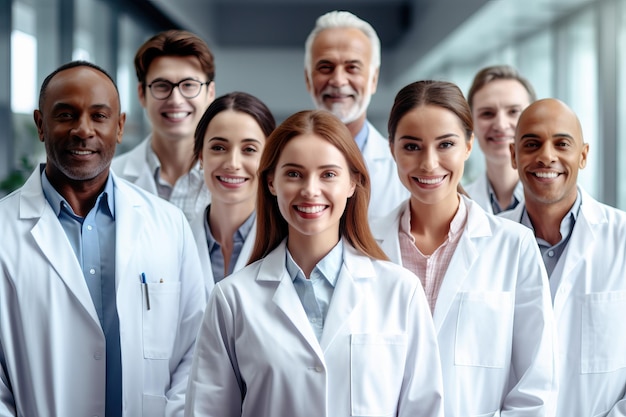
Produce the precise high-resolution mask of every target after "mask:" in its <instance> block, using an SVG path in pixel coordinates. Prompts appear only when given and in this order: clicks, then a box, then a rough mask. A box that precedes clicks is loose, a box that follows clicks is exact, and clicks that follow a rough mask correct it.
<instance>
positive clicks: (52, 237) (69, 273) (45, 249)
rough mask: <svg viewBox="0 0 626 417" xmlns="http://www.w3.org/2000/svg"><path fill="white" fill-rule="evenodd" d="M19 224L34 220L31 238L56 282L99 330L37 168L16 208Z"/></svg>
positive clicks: (77, 267) (88, 296)
mask: <svg viewBox="0 0 626 417" xmlns="http://www.w3.org/2000/svg"><path fill="white" fill-rule="evenodd" d="M19 213H20V214H19V216H20V221H27V220H31V219H33V220H35V221H36V223H35V225H34V227H33V228H32V229H31V234H32V236H33V239H34V240H35V243H36V244H37V246H39V249H40V250H41V252H42V253H43V254H44V256H45V257H46V259H47V260H48V262H49V263H50V265H51V266H52V268H54V270H55V271H56V273H57V274H58V276H59V278H60V279H61V280H63V281H64V282H65V285H66V286H67V288H68V290H69V291H70V292H71V293H72V294H74V296H75V297H76V299H77V300H78V301H79V302H80V304H81V305H82V306H83V308H84V309H85V311H87V313H88V314H89V315H90V316H91V318H92V319H93V320H94V321H95V322H96V323H97V324H98V327H100V320H99V319H98V314H97V313H96V309H95V307H94V305H93V301H92V300H91V296H90V295H89V289H88V288H87V283H86V282H85V277H84V276H83V272H82V271H81V268H80V264H79V263H78V259H76V255H75V254H74V249H72V246H71V245H70V242H69V241H68V240H67V236H66V234H65V231H64V230H63V227H62V226H61V223H60V222H59V220H58V218H57V216H56V215H55V214H54V211H53V210H52V207H50V205H49V204H48V202H47V201H46V198H45V196H44V194H43V189H42V186H41V168H38V169H35V172H34V173H33V174H32V175H31V176H30V178H29V179H28V181H27V182H26V184H24V187H23V189H22V195H21V198H20V208H19Z"/></svg>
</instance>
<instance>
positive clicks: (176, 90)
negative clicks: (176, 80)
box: [167, 85, 186, 103]
mask: <svg viewBox="0 0 626 417" xmlns="http://www.w3.org/2000/svg"><path fill="white" fill-rule="evenodd" d="M185 100H186V99H185V97H183V95H182V93H181V92H180V86H179V85H177V86H175V87H173V88H172V93H171V94H170V96H169V97H168V98H167V101H169V102H174V103H182V102H184V101H185Z"/></svg>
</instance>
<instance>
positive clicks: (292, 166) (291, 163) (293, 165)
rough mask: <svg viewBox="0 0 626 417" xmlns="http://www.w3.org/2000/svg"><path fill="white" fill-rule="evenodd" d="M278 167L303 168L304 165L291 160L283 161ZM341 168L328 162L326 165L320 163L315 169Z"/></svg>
mask: <svg viewBox="0 0 626 417" xmlns="http://www.w3.org/2000/svg"><path fill="white" fill-rule="evenodd" d="M280 168H299V169H305V167H304V165H300V164H296V163H293V162H287V163H284V164H282V165H281V166H280ZM331 168H332V169H343V167H341V166H340V165H334V164H328V165H320V166H318V167H317V169H331Z"/></svg>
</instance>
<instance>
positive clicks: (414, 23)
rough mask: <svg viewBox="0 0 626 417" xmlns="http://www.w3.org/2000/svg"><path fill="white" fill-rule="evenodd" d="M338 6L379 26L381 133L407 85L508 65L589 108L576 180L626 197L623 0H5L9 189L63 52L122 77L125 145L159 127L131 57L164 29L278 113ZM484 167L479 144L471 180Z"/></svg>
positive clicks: (603, 196)
mask: <svg viewBox="0 0 626 417" xmlns="http://www.w3.org/2000/svg"><path fill="white" fill-rule="evenodd" d="M330 10H348V11H351V12H353V13H355V14H356V15H358V16H359V17H361V18H363V19H365V20H367V21H369V22H370V23H371V24H372V26H374V28H375V29H376V31H377V32H378V34H379V36H380V38H381V41H382V65H381V73H380V80H379V84H378V91H377V93H376V94H375V95H374V96H373V98H372V103H371V105H370V107H369V110H368V118H369V119H370V120H371V121H372V123H373V124H374V125H375V126H376V127H377V128H378V129H379V130H380V131H381V132H383V133H384V132H386V123H387V116H388V113H389V110H390V108H391V104H392V102H393V98H394V96H395V94H396V92H397V91H398V90H399V89H400V88H402V87H403V86H404V85H406V84H408V83H410V82H412V81H416V80H419V79H429V78H431V79H441V80H447V81H452V82H454V83H456V84H458V85H459V87H461V89H462V90H463V91H464V92H465V93H467V90H468V89H469V86H470V83H471V81H472V78H473V76H474V74H475V73H476V71H478V70H479V69H480V68H482V67H484V66H486V65H494V64H510V65H513V66H515V67H517V68H518V69H519V70H520V72H521V73H522V75H524V76H525V77H526V78H528V79H529V80H530V82H531V83H532V84H533V86H534V87H535V90H536V91H537V95H538V97H539V98H543V97H556V98H559V99H561V100H563V101H565V102H566V103H567V104H568V105H570V106H571V107H572V108H573V109H574V111H575V112H576V113H577V114H578V115H579V117H580V119H581V122H582V125H583V130H584V135H585V140H586V141H587V142H589V143H590V149H591V150H590V155H589V157H590V160H589V163H588V166H587V168H586V169H585V170H584V171H582V173H581V177H580V179H579V182H580V183H581V184H582V186H583V187H584V188H585V189H586V190H587V191H589V192H590V194H592V195H593V196H595V197H596V198H598V199H599V200H601V201H603V202H605V203H607V204H610V205H614V206H617V207H620V208H622V209H626V166H625V165H626V164H621V163H620V162H619V161H621V160H622V159H621V158H624V157H626V117H625V116H626V0H335V1H329V0H176V1H173V0H0V63H1V64H0V126H1V127H2V128H1V129H0V196H1V195H3V194H6V193H7V192H9V191H10V190H11V189H13V188H15V187H17V186H19V185H21V183H22V182H23V181H24V180H25V178H26V176H28V175H29V174H30V172H31V170H32V168H33V167H34V166H35V165H36V164H37V163H38V162H39V161H42V159H43V154H44V150H43V145H42V144H41V143H40V142H39V141H38V139H37V134H36V130H35V125H34V123H33V118H32V114H33V110H34V109H35V108H36V107H37V96H38V92H39V87H40V85H41V82H42V81H43V78H44V77H45V76H46V75H47V74H48V73H50V72H51V71H53V70H54V69H55V68H56V67H58V66H59V65H61V64H63V63H65V62H68V61H70V60H73V59H85V60H89V61H91V62H94V63H96V64H98V65H100V66H102V67H103V68H105V69H106V70H107V71H109V72H110V73H111V75H113V77H114V78H115V79H116V81H117V83H118V87H119V89H120V95H121V100H122V110H123V111H125V112H126V113H127V123H126V129H125V135H124V141H123V143H122V144H121V145H120V146H119V147H118V153H121V152H125V151H126V150H128V149H130V148H132V147H133V146H134V145H135V144H137V143H138V142H139V141H140V140H141V139H142V138H144V137H145V135H146V134H147V133H148V132H149V123H148V121H147V118H146V117H145V116H144V114H143V110H142V108H141V106H140V105H139V102H138V99H137V81H136V77H135V73H134V67H133V58H134V54H135V51H136V49H137V48H138V47H139V45H141V44H142V43H143V42H144V41H145V40H146V39H148V38H149V37H150V36H152V35H153V34H155V33H156V32H159V31H161V30H164V29H171V28H180V29H187V30H190V31H192V32H195V33H197V34H198V35H200V36H202V37H203V38H204V39H205V40H206V41H207V43H208V44H209V46H210V47H211V49H212V51H213V53H214V55H215V61H216V79H215V81H216V93H217V95H221V94H224V93H227V92H230V91H234V90H239V91H246V92H248V93H251V94H254V95H256V96H257V97H259V98H260V99H261V100H263V101H264V102H265V103H267V104H268V106H269V107H270V109H271V110H272V112H273V113H274V115H275V116H276V118H277V120H278V121H281V120H283V119H284V118H286V117H287V116H288V115H290V114H292V113H294V112H296V111H298V110H302V109H307V108H311V107H312V101H311V98H310V96H309V95H308V93H307V91H306V88H305V82H304V67H303V59H304V41H305V39H306V36H307V35H308V33H309V32H310V30H311V29H312V28H313V26H314V23H315V19H316V18H317V17H318V16H319V15H321V14H323V13H325V12H327V11H330ZM482 169H483V158H482V155H480V149H479V147H478V146H475V147H474V151H473V155H472V157H471V158H470V160H469V161H468V163H467V167H466V172H465V177H466V178H465V180H466V181H468V180H471V179H472V178H473V177H474V176H475V175H476V174H477V173H478V172H480V171H481V170H482Z"/></svg>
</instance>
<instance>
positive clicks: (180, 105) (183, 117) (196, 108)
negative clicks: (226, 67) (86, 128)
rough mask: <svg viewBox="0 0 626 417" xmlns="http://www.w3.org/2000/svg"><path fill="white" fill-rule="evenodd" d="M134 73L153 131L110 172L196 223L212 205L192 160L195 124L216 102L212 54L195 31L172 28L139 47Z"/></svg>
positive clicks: (118, 158)
mask: <svg viewBox="0 0 626 417" xmlns="http://www.w3.org/2000/svg"><path fill="white" fill-rule="evenodd" d="M135 71H136V72H137V79H138V82H139V83H138V86H137V92H138V93H139V101H140V102H141V105H142V106H143V107H144V108H145V109H146V114H147V115H148V118H149V119H150V122H151V123H152V133H151V134H150V135H149V136H148V137H147V138H146V139H145V140H144V141H143V142H141V143H140V144H139V145H137V146H136V147H135V148H134V149H132V150H131V151H130V152H127V153H126V154H124V155H121V156H118V157H116V158H115V159H114V160H113V163H112V164H111V168H112V169H113V171H115V173H116V174H117V175H118V176H120V177H122V178H124V179H126V180H128V181H130V182H133V183H135V184H136V185H138V186H139V187H141V188H143V189H145V190H147V191H149V192H151V193H153V194H157V195H158V196H160V197H162V198H164V199H165V200H168V201H170V202H171V203H173V204H174V205H176V206H178V207H179V208H180V209H182V210H183V212H184V213H185V216H186V217H187V219H188V220H189V221H191V220H192V219H193V218H194V217H195V216H196V215H197V214H199V213H201V212H202V211H203V210H204V209H205V208H206V206H207V205H208V204H209V202H210V194H209V190H208V189H207V188H206V186H205V185H204V177H203V175H202V172H201V171H200V167H199V165H198V163H196V164H193V165H192V162H191V161H192V159H193V143H194V132H195V130H196V125H197V124H198V121H199V120H200V118H201V117H202V114H203V113H204V111H205V110H206V109H207V107H209V105H210V104H211V102H212V101H213V99H214V98H215V82H214V81H213V79H214V77H215V65H214V61H213V54H212V53H211V51H210V49H209V47H208V46H207V44H206V43H205V42H204V41H203V40H202V39H200V38H199V37H198V36H196V35H194V34H193V33H190V32H186V31H180V30H168V31H165V32H161V33H158V34H157V35H155V36H153V37H152V38H150V39H148V40H147V41H146V42H145V43H144V44H143V45H142V46H141V47H140V48H139V50H138V51H137V54H136V55H135Z"/></svg>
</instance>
